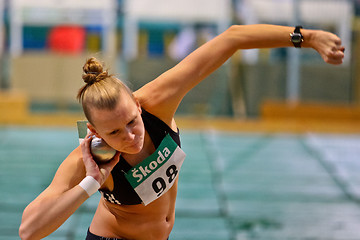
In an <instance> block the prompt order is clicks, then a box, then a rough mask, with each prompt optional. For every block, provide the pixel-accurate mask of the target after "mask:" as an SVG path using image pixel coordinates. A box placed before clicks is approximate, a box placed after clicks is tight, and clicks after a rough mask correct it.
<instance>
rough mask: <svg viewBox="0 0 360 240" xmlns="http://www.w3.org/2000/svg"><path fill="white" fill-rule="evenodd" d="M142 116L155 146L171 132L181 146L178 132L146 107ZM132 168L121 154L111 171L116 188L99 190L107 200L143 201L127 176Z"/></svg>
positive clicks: (112, 201)
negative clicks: (146, 109)
mask: <svg viewBox="0 0 360 240" xmlns="http://www.w3.org/2000/svg"><path fill="white" fill-rule="evenodd" d="M141 117H142V120H143V122H144V126H145V129H146V131H147V132H148V133H149V135H150V138H151V140H152V142H153V144H154V146H155V148H158V146H159V145H160V143H161V141H162V140H163V139H164V137H165V136H166V135H167V134H169V135H170V136H171V138H172V139H173V140H174V141H175V142H176V143H177V145H178V146H179V147H181V144H180V136H179V133H178V132H175V131H173V130H172V129H171V128H170V127H169V126H168V125H167V124H166V123H164V122H163V121H162V120H160V119H159V118H157V117H156V116H154V115H152V114H151V113H149V112H147V111H145V110H144V109H142V114H141ZM131 168H132V166H131V165H130V164H129V163H128V162H127V161H126V160H125V159H124V158H123V157H122V156H120V161H119V162H118V164H116V166H115V167H114V168H113V170H112V171H111V175H112V177H113V181H114V189H113V190H112V191H109V190H107V189H100V190H99V191H100V192H101V193H102V195H103V197H104V198H105V199H106V200H107V201H109V202H111V203H115V204H119V205H136V204H141V203H142V201H141V199H140V197H139V196H138V195H137V193H136V192H135V190H134V189H133V188H132V187H131V185H130V183H129V182H128V181H127V180H126V178H125V173H126V172H128V171H129V170H130V169H131Z"/></svg>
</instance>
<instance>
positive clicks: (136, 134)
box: [89, 91, 145, 154]
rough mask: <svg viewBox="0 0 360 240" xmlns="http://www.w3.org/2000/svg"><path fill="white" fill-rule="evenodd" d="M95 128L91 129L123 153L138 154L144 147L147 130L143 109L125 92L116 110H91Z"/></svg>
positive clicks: (91, 127)
mask: <svg viewBox="0 0 360 240" xmlns="http://www.w3.org/2000/svg"><path fill="white" fill-rule="evenodd" d="M91 116H92V121H93V124H94V126H92V125H90V126H89V128H90V130H91V131H92V132H94V133H95V134H96V136H97V137H101V138H102V139H104V140H105V142H106V143H107V144H109V145H110V146H111V147H112V148H114V149H116V150H118V151H119V152H122V153H128V154H136V153H138V152H140V151H141V149H142V148H143V145H144V136H145V128H144V123H143V121H142V118H141V107H140V105H139V103H138V102H136V101H134V99H133V98H132V97H131V96H130V95H129V94H127V93H125V91H124V92H123V94H121V96H120V99H119V101H118V104H117V106H116V107H115V109H114V110H99V109H91Z"/></svg>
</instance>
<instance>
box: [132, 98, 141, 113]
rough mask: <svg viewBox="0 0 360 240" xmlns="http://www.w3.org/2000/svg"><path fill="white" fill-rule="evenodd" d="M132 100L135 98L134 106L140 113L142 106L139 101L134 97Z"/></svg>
mask: <svg viewBox="0 0 360 240" xmlns="http://www.w3.org/2000/svg"><path fill="white" fill-rule="evenodd" d="M134 100H135V103H136V107H137V108H138V110H139V112H140V114H141V113H142V108H141V105H140V102H139V101H138V100H137V99H136V98H135V97H134Z"/></svg>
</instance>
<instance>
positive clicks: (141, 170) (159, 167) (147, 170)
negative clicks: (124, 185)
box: [125, 134, 185, 206]
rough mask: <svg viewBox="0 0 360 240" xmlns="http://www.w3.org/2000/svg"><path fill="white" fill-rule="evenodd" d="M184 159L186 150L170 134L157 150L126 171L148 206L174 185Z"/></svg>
mask: <svg viewBox="0 0 360 240" xmlns="http://www.w3.org/2000/svg"><path fill="white" fill-rule="evenodd" d="M184 159H185V153H184V151H183V150H181V148H180V147H179V146H178V145H177V144H176V143H175V142H174V140H173V139H172V138H171V136H170V135H169V134H168V135H167V136H166V137H165V138H164V139H163V140H162V142H161V144H160V145H159V147H158V148H157V149H156V151H155V152H154V153H153V154H151V155H150V156H149V157H147V158H146V159H145V160H144V161H142V162H141V163H139V164H138V165H136V166H135V167H133V168H132V169H130V170H129V171H128V172H127V173H125V177H126V179H127V180H128V181H129V183H130V185H131V186H132V187H133V188H134V190H135V191H136V193H137V194H138V195H139V197H140V198H141V200H142V201H143V204H144V205H145V206H146V205H148V204H149V203H151V202H152V201H154V200H156V199H158V198H159V197H161V196H162V195H163V194H164V193H166V192H167V191H168V190H169V189H170V188H171V187H172V186H173V185H174V182H175V180H176V178H177V176H178V174H179V171H180V168H181V165H182V164H183V162H184Z"/></svg>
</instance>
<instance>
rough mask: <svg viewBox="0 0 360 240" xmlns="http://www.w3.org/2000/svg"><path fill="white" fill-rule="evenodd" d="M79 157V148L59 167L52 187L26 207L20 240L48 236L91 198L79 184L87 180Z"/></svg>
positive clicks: (20, 230)
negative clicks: (84, 179)
mask: <svg viewBox="0 0 360 240" xmlns="http://www.w3.org/2000/svg"><path fill="white" fill-rule="evenodd" d="M80 157H81V150H80V149H79V148H77V149H75V150H74V151H73V152H72V153H71V154H70V155H69V156H68V157H67V158H66V159H65V161H64V162H63V163H62V164H61V165H60V167H59V169H58V171H57V172H56V175H55V177H54V179H53V181H52V183H51V184H50V185H49V187H48V188H46V189H45V191H44V192H42V193H41V194H40V195H39V196H38V197H37V198H36V199H35V200H34V201H32V202H31V203H30V204H29V205H28V206H27V207H26V208H25V210H24V213H23V216H22V221H21V225H20V229H19V235H20V238H21V239H23V240H25V239H26V240H28V239H41V238H44V237H46V236H48V235H49V234H51V233H52V232H54V231H55V230H56V229H57V228H58V227H60V226H61V224H63V223H64V222H65V221H66V220H67V219H68V218H69V217H70V216H71V214H73V213H74V212H75V211H76V209H78V208H79V207H80V205H81V204H82V203H83V202H84V201H85V200H86V199H87V198H88V197H89V196H88V195H87V193H86V192H85V191H84V190H83V189H82V188H81V187H80V186H79V185H78V184H79V182H80V181H81V180H82V179H83V178H84V177H85V168H84V166H83V165H82V164H81V158H80Z"/></svg>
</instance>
